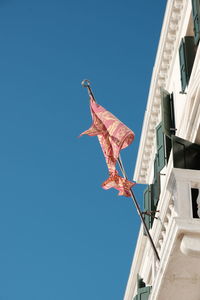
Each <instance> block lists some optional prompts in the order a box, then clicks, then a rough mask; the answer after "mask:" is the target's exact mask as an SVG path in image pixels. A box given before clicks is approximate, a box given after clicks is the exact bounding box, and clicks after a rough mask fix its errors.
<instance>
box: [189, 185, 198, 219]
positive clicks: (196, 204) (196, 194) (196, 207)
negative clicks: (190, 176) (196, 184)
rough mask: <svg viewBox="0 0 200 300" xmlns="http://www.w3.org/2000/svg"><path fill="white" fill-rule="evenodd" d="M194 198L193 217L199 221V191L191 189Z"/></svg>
mask: <svg viewBox="0 0 200 300" xmlns="http://www.w3.org/2000/svg"><path fill="white" fill-rule="evenodd" d="M191 196H192V216H193V218H195V219H196V218H197V219H199V189H191Z"/></svg>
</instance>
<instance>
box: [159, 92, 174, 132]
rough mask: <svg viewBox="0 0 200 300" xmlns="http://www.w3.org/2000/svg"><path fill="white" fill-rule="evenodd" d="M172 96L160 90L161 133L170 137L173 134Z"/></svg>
mask: <svg viewBox="0 0 200 300" xmlns="http://www.w3.org/2000/svg"><path fill="white" fill-rule="evenodd" d="M173 102H174V101H173V94H171V95H170V94H169V93H168V92H167V91H165V90H164V89H161V111H162V131H163V133H164V134H165V135H166V136H168V137H170V136H171V135H172V134H175V121H174V104H173Z"/></svg>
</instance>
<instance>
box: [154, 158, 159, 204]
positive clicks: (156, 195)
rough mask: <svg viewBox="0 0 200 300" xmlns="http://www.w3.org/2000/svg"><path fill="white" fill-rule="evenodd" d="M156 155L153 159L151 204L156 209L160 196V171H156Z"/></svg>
mask: <svg viewBox="0 0 200 300" xmlns="http://www.w3.org/2000/svg"><path fill="white" fill-rule="evenodd" d="M157 164H158V156H157V155H156V157H155V160H154V180H153V186H152V188H153V204H154V207H155V209H156V206H157V204H158V200H159V197H160V172H158V167H157Z"/></svg>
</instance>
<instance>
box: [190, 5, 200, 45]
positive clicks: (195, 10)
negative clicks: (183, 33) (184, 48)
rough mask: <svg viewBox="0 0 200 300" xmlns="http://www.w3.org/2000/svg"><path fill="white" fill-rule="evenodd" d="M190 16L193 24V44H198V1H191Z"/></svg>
mask: <svg viewBox="0 0 200 300" xmlns="http://www.w3.org/2000/svg"><path fill="white" fill-rule="evenodd" d="M192 14H193V23H194V42H195V45H197V44H198V42H199V39H200V0H192Z"/></svg>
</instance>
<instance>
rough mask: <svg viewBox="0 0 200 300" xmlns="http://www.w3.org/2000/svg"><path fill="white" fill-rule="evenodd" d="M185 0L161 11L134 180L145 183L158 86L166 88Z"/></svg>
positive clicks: (170, 3) (157, 113)
mask: <svg viewBox="0 0 200 300" xmlns="http://www.w3.org/2000/svg"><path fill="white" fill-rule="evenodd" d="M186 4H187V0H169V1H168V2H167V7H166V11H165V17H164V22H163V26H162V31H161V36H160V42H159V46H158V51H157V55H156V60H155V65H154V69H153V74H152V79H151V84H150V90H149V96H148V101H147V108H146V112H145V117H144V122H143V129H142V134H141V139H140V146H139V151H138V157H137V162H136V167H135V173H134V180H135V181H136V182H137V183H142V184H147V183H148V181H149V173H150V172H149V169H150V166H151V162H152V155H151V154H152V152H153V151H154V148H155V127H156V125H157V124H158V122H159V116H160V103H161V99H160V89H161V88H166V85H167V81H168V78H169V77H170V70H171V66H172V65H173V61H174V56H175V55H176V49H177V47H178V44H177V42H178V41H179V31H180V30H179V28H180V24H181V22H182V21H183V18H184V15H185V10H186V6H187V5H186Z"/></svg>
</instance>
